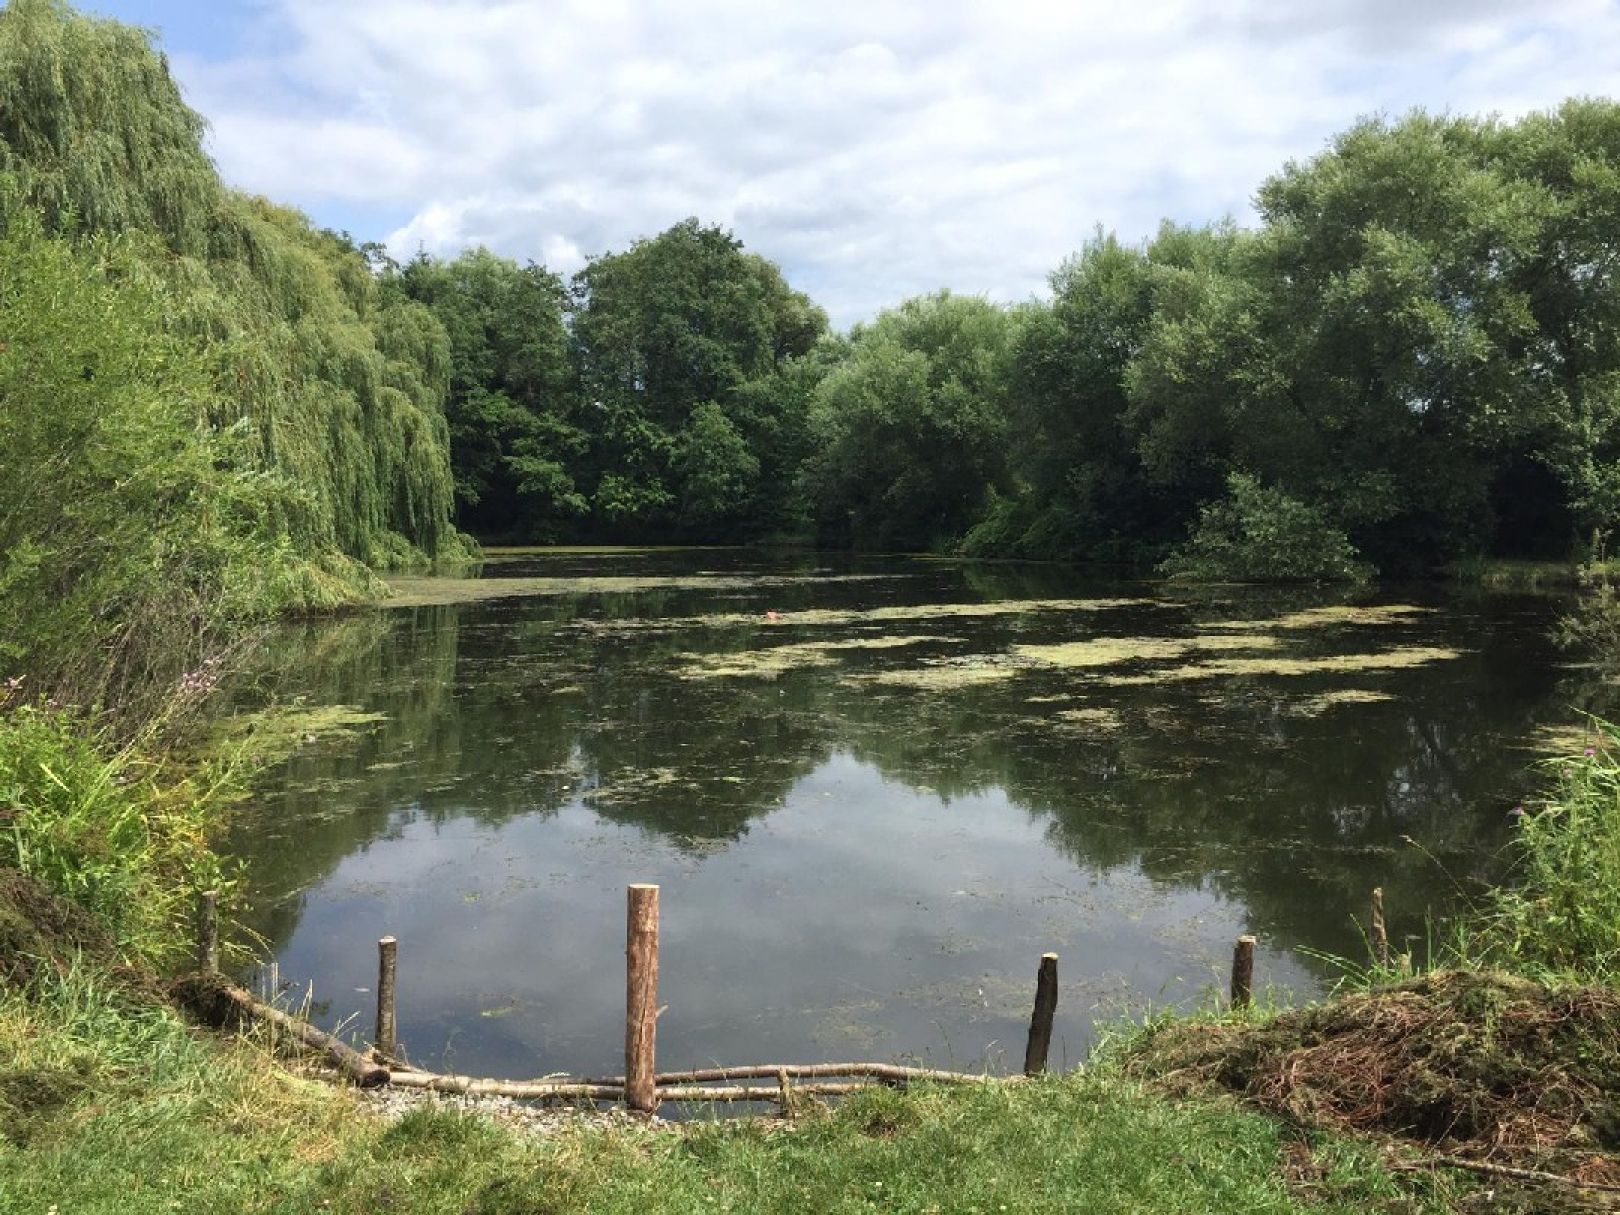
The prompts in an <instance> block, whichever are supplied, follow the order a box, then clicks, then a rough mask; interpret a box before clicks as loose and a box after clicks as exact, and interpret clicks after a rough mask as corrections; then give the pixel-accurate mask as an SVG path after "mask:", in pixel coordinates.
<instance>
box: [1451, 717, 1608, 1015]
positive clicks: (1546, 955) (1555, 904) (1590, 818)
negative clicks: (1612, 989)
mask: <svg viewBox="0 0 1620 1215" xmlns="http://www.w3.org/2000/svg"><path fill="white" fill-rule="evenodd" d="M1593 726H1594V734H1593V739H1592V744H1591V745H1590V746H1588V747H1587V748H1586V749H1585V751H1584V753H1583V754H1580V755H1571V756H1567V757H1564V758H1561V759H1557V760H1554V761H1552V763H1551V764H1550V765H1549V770H1550V776H1551V780H1552V788H1551V790H1550V791H1549V793H1548V796H1547V798H1546V800H1545V802H1544V803H1543V804H1541V805H1540V806H1539V807H1535V808H1532V809H1531V810H1530V811H1529V812H1526V811H1525V808H1524V807H1520V808H1519V809H1518V811H1517V813H1516V814H1515V817H1516V819H1517V821H1518V829H1519V838H1518V840H1517V842H1516V845H1515V852H1516V854H1517V855H1516V865H1515V869H1514V873H1513V878H1512V881H1511V882H1510V883H1509V884H1507V885H1504V886H1501V887H1499V888H1497V889H1496V890H1494V891H1493V892H1492V894H1491V898H1490V901H1489V905H1488V907H1487V908H1486V911H1485V916H1484V924H1483V930H1482V938H1481V940H1482V944H1483V945H1484V947H1485V948H1487V949H1489V950H1490V951H1491V954H1492V956H1495V957H1500V958H1502V959H1504V960H1505V964H1507V965H1510V966H1511V967H1512V968H1513V969H1515V970H1518V971H1521V972H1523V973H1529V974H1532V975H1537V976H1546V977H1549V978H1553V979H1562V980H1571V979H1573V980H1576V981H1584V982H1597V983H1603V984H1607V985H1610V986H1613V985H1616V984H1617V983H1620V729H1617V728H1616V727H1615V726H1613V725H1611V724H1609V723H1606V722H1594V723H1593Z"/></svg>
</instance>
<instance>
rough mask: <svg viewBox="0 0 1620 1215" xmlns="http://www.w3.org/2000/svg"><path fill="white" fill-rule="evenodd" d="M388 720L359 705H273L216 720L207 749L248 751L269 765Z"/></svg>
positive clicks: (344, 740)
mask: <svg viewBox="0 0 1620 1215" xmlns="http://www.w3.org/2000/svg"><path fill="white" fill-rule="evenodd" d="M387 720H388V715H387V714H386V713H372V712H368V711H367V710H365V709H362V708H359V707H358V706H356V705H306V704H303V703H301V702H294V703H292V704H284V705H271V706H270V707H269V708H267V709H259V710H256V711H254V712H252V713H239V714H237V715H236V716H234V717H227V718H223V719H221V720H220V721H218V722H216V723H215V725H214V727H213V731H212V734H211V736H210V739H209V743H208V749H209V750H210V751H213V752H215V753H216V754H217V753H220V752H225V751H236V750H246V751H248V752H251V754H252V755H253V757H254V759H255V760H256V761H257V762H259V763H260V764H264V765H269V764H275V763H279V762H281V761H282V760H285V759H286V758H287V757H289V756H290V755H292V754H293V753H294V752H296V751H298V750H299V749H300V748H302V747H306V746H312V745H314V744H316V743H339V744H346V743H348V742H351V741H353V740H354V739H356V738H358V737H360V735H361V734H363V733H365V732H366V731H367V730H370V729H372V728H373V727H375V726H377V725H379V724H381V723H382V722H385V721H387Z"/></svg>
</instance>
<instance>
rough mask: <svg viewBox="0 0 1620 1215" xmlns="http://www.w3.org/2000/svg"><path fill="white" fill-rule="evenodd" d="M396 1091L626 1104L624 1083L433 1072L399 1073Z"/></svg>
mask: <svg viewBox="0 0 1620 1215" xmlns="http://www.w3.org/2000/svg"><path fill="white" fill-rule="evenodd" d="M389 1082H390V1083H391V1084H392V1085H393V1086H394V1087H395V1088H419V1089H426V1090H427V1091H429V1092H434V1093H462V1094H466V1095H468V1096H473V1097H514V1098H517V1099H519V1100H523V1101H622V1100H623V1099H624V1086H623V1085H622V1084H588V1083H573V1082H563V1081H559V1082H558V1083H555V1084H547V1083H529V1082H525V1081H521V1080H480V1079H477V1078H475V1077H472V1076H439V1075H435V1074H433V1073H432V1072H413V1071H395V1072H394V1073H393V1074H392V1075H391V1077H390V1080H389Z"/></svg>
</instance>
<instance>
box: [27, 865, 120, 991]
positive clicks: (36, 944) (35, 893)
mask: <svg viewBox="0 0 1620 1215" xmlns="http://www.w3.org/2000/svg"><path fill="white" fill-rule="evenodd" d="M117 956H118V951H117V948H116V947H115V946H114V944H113V941H112V938H111V937H109V936H108V935H107V932H106V929H104V928H103V927H102V926H101V925H100V924H99V923H97V921H96V919H95V917H93V916H92V915H91V914H90V913H89V912H88V911H85V910H84V909H83V908H82V907H80V906H79V905H78V904H77V903H72V902H69V901H68V900H67V899H64V898H62V897H60V896H59V895H56V894H53V893H52V892H51V890H50V889H49V888H48V887H46V886H43V885H41V884H40V883H39V882H37V881H35V880H34V879H33V878H31V877H28V876H27V875H26V874H24V873H22V872H20V871H18V870H16V869H0V983H8V984H11V985H13V986H19V987H20V986H24V985H26V984H27V983H29V982H31V981H32V979H33V977H34V974H35V973H36V972H37V970H38V969H39V968H40V967H41V966H43V965H63V964H66V963H67V962H69V961H70V960H72V959H73V958H76V957H82V958H85V959H87V960H93V961H96V962H100V963H104V964H108V965H111V964H113V963H115V962H116V961H117Z"/></svg>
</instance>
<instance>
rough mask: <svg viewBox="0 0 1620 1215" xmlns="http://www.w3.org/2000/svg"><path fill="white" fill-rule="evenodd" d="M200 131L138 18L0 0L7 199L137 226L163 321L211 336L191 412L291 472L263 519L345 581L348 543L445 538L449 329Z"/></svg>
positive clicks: (99, 230) (72, 219) (399, 549)
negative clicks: (202, 402) (164, 293)
mask: <svg viewBox="0 0 1620 1215" xmlns="http://www.w3.org/2000/svg"><path fill="white" fill-rule="evenodd" d="M202 132H203V122H202V119H201V118H200V117H198V115H197V114H195V113H194V112H193V111H191V110H190V109H189V108H188V107H187V106H186V105H185V104H184V102H183V101H182V99H181V97H180V92H179V89H178V88H177V87H176V85H175V83H174V81H173V79H172V78H171V77H170V75H169V72H168V67H167V64H166V62H165V60H164V58H163V56H162V55H161V54H159V53H158V52H157V51H156V50H155V49H154V48H153V46H152V45H151V43H150V41H149V40H148V36H147V35H146V34H145V33H144V32H142V31H139V30H135V29H132V28H130V27H128V26H124V25H120V24H118V23H116V22H112V21H105V20H99V19H94V18H90V17H83V16H78V15H75V14H74V13H73V12H71V10H69V9H68V8H67V7H66V6H65V5H64V4H62V3H60V0H14V2H13V3H12V4H10V5H8V6H7V7H6V8H5V9H3V10H0V178H3V180H4V182H5V185H4V193H5V195H6V198H7V199H8V200H9V205H10V206H13V207H17V206H21V207H26V208H31V209H36V210H37V211H38V212H39V213H40V214H41V215H42V216H43V219H44V222H45V224H46V228H47V230H48V231H50V232H54V233H59V234H62V235H65V236H70V237H76V238H80V237H94V236H95V235H97V234H118V235H120V236H125V237H128V238H131V239H132V240H135V241H136V242H137V243H138V244H139V245H140V247H141V249H142V250H143V251H144V252H143V254H142V256H143V260H144V261H145V262H146V264H148V265H149V266H150V267H151V268H153V269H154V270H155V271H157V272H161V273H162V274H163V275H164V276H165V277H166V278H167V279H168V281H169V284H170V287H171V293H170V300H169V305H168V307H167V308H166V310H165V323H166V326H167V327H170V328H173V329H174V330H176V331H177V332H184V333H187V334H191V335H195V336H197V337H199V338H201V339H202V340H203V342H204V359H205V362H206V364H207V366H208V368H209V370H210V373H211V377H212V380H213V384H214V391H213V392H212V393H211V394H210V398H209V401H208V406H207V410H206V417H205V418H204V419H203V421H205V422H207V423H210V424H213V425H216V426H226V425H231V424H233V423H236V422H239V421H240V422H242V423H244V424H245V427H246V434H247V436H248V438H249V441H250V444H251V454H252V458H253V459H254V460H255V461H256V462H258V463H259V464H260V465H261V466H262V467H264V468H265V469H267V470H275V471H277V472H279V473H283V474H285V476H286V478H287V480H288V481H290V482H291V483H293V484H295V485H297V486H298V487H299V488H300V491H301V493H300V495H299V496H298V497H297V498H295V499H292V500H289V501H287V502H285V503H283V505H282V507H281V508H279V510H278V517H277V518H276V519H275V520H274V521H273V522H274V524H275V526H276V527H278V528H279V529H280V530H281V531H282V533H283V535H284V537H285V539H286V541H287V543H288V544H290V545H291V546H292V547H293V548H294V549H295V550H297V551H299V552H302V553H304V554H305V555H306V556H308V557H309V558H310V559H311V561H312V562H313V563H314V564H315V565H319V566H322V567H324V568H325V569H326V570H327V571H328V572H329V573H336V574H338V575H339V578H340V584H341V583H344V582H346V583H347V585H348V587H349V588H350V589H351V590H352V587H353V585H354V583H353V577H352V575H353V573H354V571H353V569H345V565H344V562H343V560H342V559H341V557H340V554H343V555H346V556H347V557H348V558H351V559H358V560H360V561H363V562H367V563H371V564H376V565H386V564H393V563H397V562H401V561H409V560H421V559H422V557H423V556H424V555H427V556H432V555H435V554H438V553H440V552H446V551H454V550H456V549H457V547H458V537H457V535H456V533H455V531H454V530H453V529H452V528H451V526H450V508H451V482H450V475H449V465H448V459H447V434H446V429H445V422H444V416H443V408H442V407H443V399H444V393H445V386H446V373H447V366H446V349H445V342H444V335H443V332H442V330H441V329H440V328H439V327H438V326H437V325H435V324H434V323H433V322H432V320H431V318H430V317H428V316H427V315H426V314H425V313H424V312H423V311H422V310H421V309H420V308H418V307H417V306H416V305H414V304H411V303H410V302H409V301H407V300H404V299H403V298H399V299H390V298H387V297H386V296H385V295H384V293H382V292H381V291H380V289H379V287H378V285H377V283H376V281H375V279H374V277H373V275H372V274H371V272H370V269H369V267H368V266H367V263H366V260H365V258H364V257H363V255H362V254H361V253H360V251H359V250H358V249H356V248H355V247H354V246H353V244H352V243H351V242H349V241H348V240H347V239H346V238H343V237H340V236H338V235H335V234H332V233H325V232H320V231H317V230H316V229H314V228H313V227H312V226H311V225H310V224H309V222H308V221H307V220H306V219H305V218H304V217H303V216H301V215H299V214H297V213H296V212H293V211H290V210H287V209H285V208H280V207H276V206H273V205H272V204H270V203H268V202H265V201H264V200H262V199H257V198H251V197H247V196H244V195H241V194H238V193H235V192H233V191H230V190H227V189H226V188H225V187H224V186H223V185H222V184H221V182H220V180H219V177H218V174H217V173H216V172H215V169H214V166H213V164H212V162H211V161H210V160H209V159H208V157H207V155H206V153H205V152H204V150H203V147H202V142H201V140H202ZM312 568H314V567H313V566H312ZM331 589H332V590H333V591H334V592H340V591H341V585H340V586H335V587H333V588H331Z"/></svg>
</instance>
